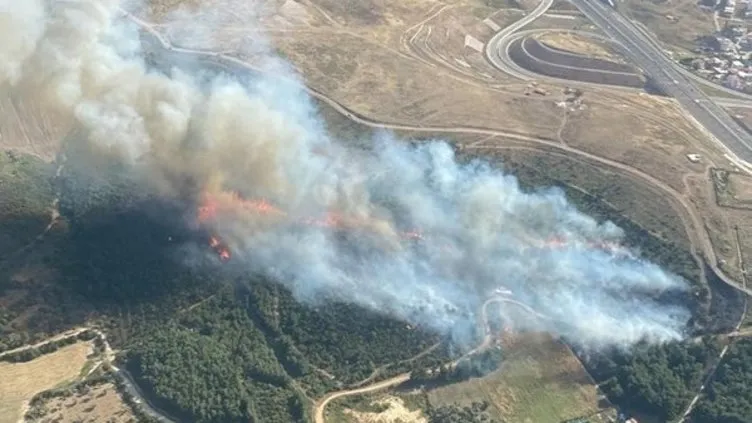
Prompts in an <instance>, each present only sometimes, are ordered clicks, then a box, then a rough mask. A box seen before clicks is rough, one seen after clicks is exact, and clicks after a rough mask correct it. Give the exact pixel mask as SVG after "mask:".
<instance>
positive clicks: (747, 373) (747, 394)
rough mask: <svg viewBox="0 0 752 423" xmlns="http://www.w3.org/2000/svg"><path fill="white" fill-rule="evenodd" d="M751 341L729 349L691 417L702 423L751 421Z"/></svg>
mask: <svg viewBox="0 0 752 423" xmlns="http://www.w3.org/2000/svg"><path fill="white" fill-rule="evenodd" d="M750 380H752V340H749V339H744V340H741V341H739V342H737V343H735V344H734V345H732V346H731V347H730V351H729V352H728V354H727V355H726V357H724V359H723V361H722V362H721V363H720V364H719V367H718V371H717V372H716V374H715V377H714V378H713V380H712V381H711V382H710V384H709V385H708V386H707V387H706V391H705V395H704V396H703V397H702V399H701V400H700V402H699V404H698V405H697V407H696V408H695V410H694V413H693V414H692V420H693V421H697V422H702V423H750V422H752V384H750V382H749V381H750Z"/></svg>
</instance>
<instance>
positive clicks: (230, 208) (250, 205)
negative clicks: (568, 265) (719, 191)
mask: <svg viewBox="0 0 752 423" xmlns="http://www.w3.org/2000/svg"><path fill="white" fill-rule="evenodd" d="M225 213H228V214H235V215H238V214H240V215H243V216H246V217H248V216H258V217H265V218H274V219H276V220H282V221H287V222H288V223H298V224H302V225H305V226H313V227H319V228H330V229H340V230H346V229H364V230H367V231H369V232H372V233H379V234H381V235H384V236H385V237H388V238H393V239H396V240H403V241H421V242H425V241H427V240H426V238H425V237H424V235H423V233H422V232H421V231H419V230H411V231H402V232H397V231H394V230H393V229H392V226H391V225H390V224H388V223H387V222H385V221H381V220H378V219H357V218H351V217H347V216H344V215H342V214H340V213H336V212H329V213H327V214H326V215H324V216H322V217H304V218H297V219H294V218H291V217H290V216H289V214H288V213H287V212H286V211H284V210H282V209H280V208H279V207H277V206H275V205H273V204H272V203H270V202H268V201H267V200H265V199H244V198H241V197H240V195H238V194H237V193H235V192H227V191H224V192H220V193H218V194H211V193H208V192H207V193H205V194H204V195H203V197H202V203H201V206H199V208H198V211H197V220H198V223H199V225H201V226H206V227H210V226H211V223H213V222H215V221H216V220H218V219H220V217H221V214H225ZM274 219H273V220H274ZM528 241H529V243H530V247H532V248H544V249H548V248H551V249H560V248H566V247H569V246H571V245H572V244H573V241H569V240H567V239H566V238H565V237H562V236H552V237H550V238H548V239H546V240H535V239H529V240H528ZM574 243H575V244H577V242H574ZM580 245H583V246H585V247H586V248H591V249H599V250H604V251H607V252H609V253H611V254H614V255H624V254H626V255H629V256H631V253H629V251H628V250H627V249H625V248H624V247H623V246H621V245H619V244H617V243H610V242H588V241H584V242H581V243H580ZM209 246H210V247H211V248H212V250H214V252H215V253H216V254H217V256H218V257H219V258H220V260H222V261H228V260H230V258H231V256H232V255H231V252H230V248H229V246H228V245H227V244H226V243H225V242H224V241H223V240H222V239H221V238H220V237H219V236H218V235H216V234H213V235H212V236H211V237H210V238H209ZM441 247H442V249H443V250H445V251H451V250H453V249H452V246H451V245H450V244H442V245H441Z"/></svg>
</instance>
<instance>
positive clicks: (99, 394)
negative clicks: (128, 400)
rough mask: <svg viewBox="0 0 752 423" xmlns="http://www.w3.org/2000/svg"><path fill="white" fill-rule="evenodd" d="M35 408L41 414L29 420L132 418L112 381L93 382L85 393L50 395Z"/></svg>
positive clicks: (114, 421) (116, 422) (116, 421)
mask: <svg viewBox="0 0 752 423" xmlns="http://www.w3.org/2000/svg"><path fill="white" fill-rule="evenodd" d="M35 411H37V413H38V414H39V415H41V416H42V417H40V418H37V419H34V420H28V422H29V423H53V422H54V423H75V422H91V423H98V422H111V423H126V422H131V421H134V420H133V419H135V416H134V415H133V413H132V411H131V409H130V408H129V407H128V405H126V404H125V403H124V402H123V399H122V398H121V397H120V394H119V393H118V392H117V390H116V388H115V385H113V384H112V383H106V384H102V385H96V386H94V387H92V388H90V389H89V391H88V392H86V393H75V394H73V395H70V396H65V397H56V398H50V399H49V400H47V401H45V402H44V403H43V404H41V405H39V406H38V408H37V409H36V410H35Z"/></svg>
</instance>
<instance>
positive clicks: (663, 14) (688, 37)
mask: <svg viewBox="0 0 752 423" xmlns="http://www.w3.org/2000/svg"><path fill="white" fill-rule="evenodd" d="M619 10H621V12H622V13H627V14H628V15H629V16H630V17H631V18H632V19H634V20H636V21H638V22H640V23H642V24H643V25H644V26H645V27H647V28H648V30H650V32H652V33H653V34H654V35H655V36H657V37H658V39H659V40H660V41H662V42H663V43H664V44H665V46H666V48H667V49H669V50H673V51H674V52H677V53H680V54H684V53H688V52H689V51H690V50H692V49H693V48H694V47H695V39H697V37H701V36H705V35H712V34H713V32H714V28H713V16H712V14H711V13H710V12H708V11H705V10H702V9H700V8H699V7H698V2H697V1H696V0H674V1H663V0H626V1H624V2H622V3H621V4H620V5H619ZM668 15H670V16H673V17H674V18H676V21H674V22H672V21H670V20H669V19H668V18H667V16H668Z"/></svg>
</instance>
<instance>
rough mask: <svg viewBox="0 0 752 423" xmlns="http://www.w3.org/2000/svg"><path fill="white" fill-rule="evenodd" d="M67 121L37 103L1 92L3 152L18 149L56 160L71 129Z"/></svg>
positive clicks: (1, 138)
mask: <svg viewBox="0 0 752 423" xmlns="http://www.w3.org/2000/svg"><path fill="white" fill-rule="evenodd" d="M69 125H70V122H69V120H68V119H67V118H64V117H62V116H59V115H56V114H54V113H50V112H49V111H47V110H45V109H44V108H43V107H41V106H40V105H39V104H37V103H36V102H35V101H34V100H31V99H23V100H22V99H19V98H15V97H14V96H12V95H10V94H8V93H7V92H6V91H0V150H5V149H9V150H15V151H18V152H23V153H27V154H33V155H35V156H38V157H41V158H42V159H44V160H45V161H52V160H53V159H54V158H55V154H56V153H57V150H58V146H59V145H60V141H61V140H62V139H63V136H65V134H66V133H67V132H68V130H69V128H70V126H69Z"/></svg>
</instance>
